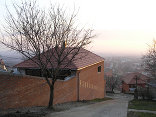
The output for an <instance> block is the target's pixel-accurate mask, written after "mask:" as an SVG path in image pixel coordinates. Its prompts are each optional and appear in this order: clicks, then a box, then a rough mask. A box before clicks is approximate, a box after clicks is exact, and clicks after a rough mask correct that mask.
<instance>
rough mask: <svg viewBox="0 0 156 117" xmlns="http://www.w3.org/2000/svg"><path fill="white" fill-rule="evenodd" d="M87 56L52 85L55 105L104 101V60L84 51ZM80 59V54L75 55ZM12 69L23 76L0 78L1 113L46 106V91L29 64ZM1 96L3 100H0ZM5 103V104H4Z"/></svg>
mask: <svg viewBox="0 0 156 117" xmlns="http://www.w3.org/2000/svg"><path fill="white" fill-rule="evenodd" d="M81 51H83V52H87V54H86V56H83V57H81V59H76V61H73V62H72V63H71V64H70V65H69V66H67V67H66V69H65V71H68V72H64V74H63V73H62V74H61V75H60V77H59V79H58V80H57V81H56V83H55V85H54V104H57V103H63V102H69V101H77V100H91V99H95V98H103V97H105V85H106V81H105V80H104V59H103V58H102V57H100V56H98V55H96V54H94V53H92V52H90V51H88V50H86V49H82V50H81ZM79 56H82V55H81V54H79V55H78V57H79ZM15 67H16V68H17V69H18V70H19V71H20V72H21V73H23V74H24V75H20V76H18V75H17V76H16V75H13V76H11V75H6V76H4V75H1V76H0V77H1V79H0V80H1V82H0V100H1V99H3V100H4V101H2V102H0V109H1V108H2V109H3V108H4V109H7V108H19V107H30V106H47V105H48V101H49V87H48V85H47V83H46V81H45V80H44V78H42V77H38V76H40V70H39V69H38V67H37V65H36V64H34V63H33V62H32V61H31V60H26V61H23V62H21V63H19V64H17V65H15ZM1 95H2V96H1ZM5 102H6V103H5Z"/></svg>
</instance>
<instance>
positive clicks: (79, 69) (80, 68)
mask: <svg viewBox="0 0 156 117" xmlns="http://www.w3.org/2000/svg"><path fill="white" fill-rule="evenodd" d="M103 61H104V60H102V61H99V62H96V63H94V64H90V65H87V66H84V67H81V68H78V69H77V70H82V69H85V68H87V67H90V66H92V65H95V64H98V63H101V62H103Z"/></svg>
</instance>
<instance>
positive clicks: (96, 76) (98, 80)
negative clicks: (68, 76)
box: [79, 62, 106, 100]
mask: <svg viewBox="0 0 156 117" xmlns="http://www.w3.org/2000/svg"><path fill="white" fill-rule="evenodd" d="M98 66H101V72H100V73H98ZM79 78H80V91H79V92H80V94H79V98H80V100H90V99H94V98H103V97H104V96H105V85H106V81H105V80H104V62H100V63H98V64H95V65H93V66H90V67H87V68H85V69H82V70H80V72H79Z"/></svg>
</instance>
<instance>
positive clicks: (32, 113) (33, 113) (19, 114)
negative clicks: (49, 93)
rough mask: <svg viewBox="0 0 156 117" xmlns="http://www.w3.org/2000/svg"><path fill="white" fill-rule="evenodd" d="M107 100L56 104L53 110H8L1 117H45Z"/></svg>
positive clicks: (31, 108)
mask: <svg viewBox="0 0 156 117" xmlns="http://www.w3.org/2000/svg"><path fill="white" fill-rule="evenodd" d="M106 100H111V98H102V99H94V100H88V101H87V100H82V101H79V102H66V103H61V104H56V105H55V106H54V109H53V110H52V109H48V108H47V107H43V106H38V107H29V108H19V109H8V110H6V111H0V117H43V116H45V115H46V114H49V113H54V112H59V111H65V110H70V109H72V108H75V107H80V106H85V105H90V104H94V103H97V102H101V101H106Z"/></svg>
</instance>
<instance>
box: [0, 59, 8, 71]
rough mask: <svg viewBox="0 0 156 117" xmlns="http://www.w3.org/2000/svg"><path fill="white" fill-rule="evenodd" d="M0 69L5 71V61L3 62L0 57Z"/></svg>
mask: <svg viewBox="0 0 156 117" xmlns="http://www.w3.org/2000/svg"><path fill="white" fill-rule="evenodd" d="M0 71H1V72H6V71H7V68H6V66H5V63H4V61H3V60H2V59H0Z"/></svg>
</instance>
